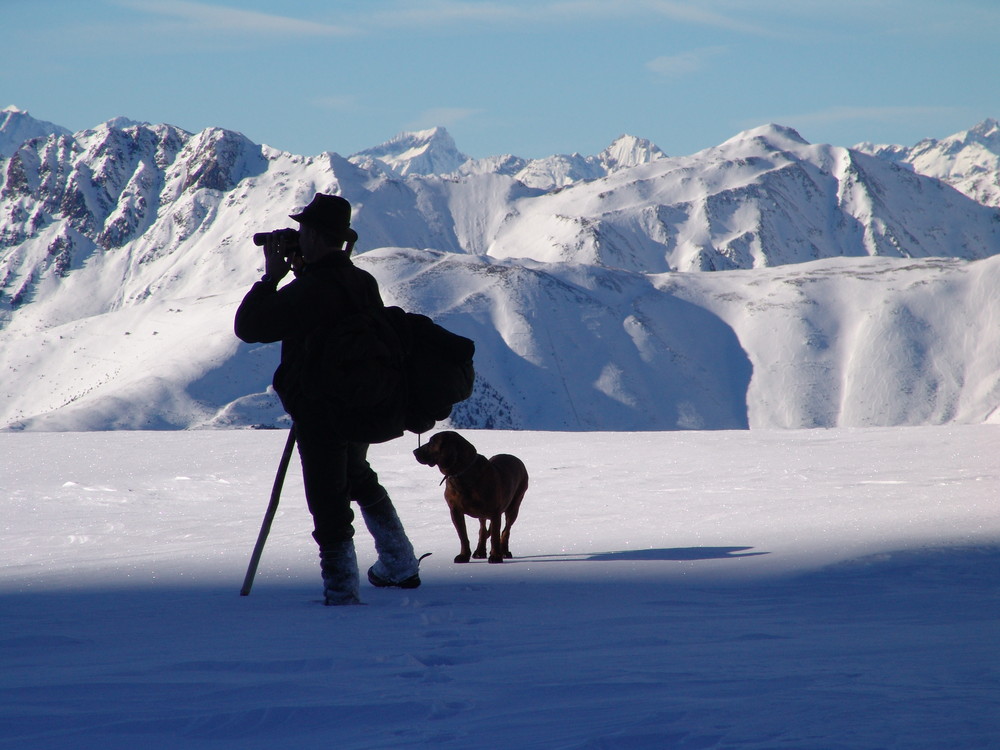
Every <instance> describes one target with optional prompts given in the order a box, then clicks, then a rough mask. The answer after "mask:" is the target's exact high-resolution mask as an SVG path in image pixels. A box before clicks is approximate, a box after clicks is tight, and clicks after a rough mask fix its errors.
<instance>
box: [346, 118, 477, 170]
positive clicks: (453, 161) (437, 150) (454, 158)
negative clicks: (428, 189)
mask: <svg viewBox="0 0 1000 750" xmlns="http://www.w3.org/2000/svg"><path fill="white" fill-rule="evenodd" d="M368 159H375V160H377V161H379V162H381V163H382V164H384V165H385V166H386V167H388V168H389V170H391V171H392V172H394V173H396V174H398V175H408V174H422V175H431V174H450V173H452V172H454V171H456V170H457V169H458V168H459V167H461V166H462V165H463V164H464V163H465V162H467V161H468V160H469V157H468V156H466V155H465V154H463V153H462V152H461V151H459V150H458V147H457V146H456V145H455V141H454V139H453V138H452V137H451V134H450V133H449V132H448V131H447V130H445V129H444V128H442V127H436V128H429V129H427V130H416V131H408V132H403V133H400V134H399V135H396V136H395V137H393V138H392V139H390V140H388V141H386V142H385V143H383V144H381V145H379V146H375V147H374V148H369V149H365V150H364V151H359V152H358V153H356V154H354V155H353V156H351V157H350V160H351V161H352V162H355V163H358V162H363V161H367V160H368Z"/></svg>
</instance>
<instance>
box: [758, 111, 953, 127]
mask: <svg viewBox="0 0 1000 750" xmlns="http://www.w3.org/2000/svg"><path fill="white" fill-rule="evenodd" d="M954 112H955V110H954V109H953V108H950V107H886V106H881V107H857V106H837V107H828V108H827V109H821V110H817V111H815V112H804V113H801V114H797V115H785V116H783V117H777V118H773V121H774V122H778V123H786V124H793V125H795V126H796V127H800V126H802V125H831V124H835V123H840V122H854V121H862V122H864V121H867V122H906V121H908V120H912V119H913V118H915V117H936V116H940V115H950V114H954ZM755 124H759V123H755Z"/></svg>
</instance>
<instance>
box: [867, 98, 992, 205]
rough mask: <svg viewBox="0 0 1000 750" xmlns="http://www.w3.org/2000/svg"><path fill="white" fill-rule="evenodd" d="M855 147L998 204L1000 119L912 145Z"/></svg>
mask: <svg viewBox="0 0 1000 750" xmlns="http://www.w3.org/2000/svg"><path fill="white" fill-rule="evenodd" d="M855 148H856V149H857V150H859V151H863V152H865V153H868V154H872V155H873V156H878V157H880V158H883V159H887V160H889V161H893V162H896V163H897V164H900V165H902V166H904V167H907V168H909V169H912V170H913V171H914V172H917V173H918V174H922V175H926V176H928V177H934V178H936V179H939V180H943V181H945V182H947V183H948V184H949V185H951V186H952V187H954V188H955V189H956V190H959V191H961V192H963V193H965V194H966V195H967V196H969V197H970V198H972V199H973V200H975V201H977V202H978V203H982V204H984V205H987V206H994V207H997V208H1000V123H998V122H997V120H995V119H992V118H988V119H986V120H983V121H982V122H980V123H979V124H978V125H975V126H974V127H972V128H969V129H968V130H963V131H961V132H959V133H955V134H953V135H950V136H948V137H947V138H941V139H940V140H939V139H936V138H925V139H924V140H922V141H920V142H919V143H917V144H916V145H914V146H912V147H907V146H897V145H886V144H874V143H869V142H866V143H860V144H858V145H857V146H855Z"/></svg>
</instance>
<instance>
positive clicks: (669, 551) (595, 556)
mask: <svg viewBox="0 0 1000 750" xmlns="http://www.w3.org/2000/svg"><path fill="white" fill-rule="evenodd" d="M752 549H753V547H669V548H663V549H635V550H623V551H621V552H597V553H583V554H561V555H527V556H524V557H516V558H514V559H513V560H510V562H619V561H621V562H624V561H650V560H668V561H678V562H683V561H690V560H732V559H735V558H738V557H756V556H758V555H769V554H771V553H770V552H748V550H752Z"/></svg>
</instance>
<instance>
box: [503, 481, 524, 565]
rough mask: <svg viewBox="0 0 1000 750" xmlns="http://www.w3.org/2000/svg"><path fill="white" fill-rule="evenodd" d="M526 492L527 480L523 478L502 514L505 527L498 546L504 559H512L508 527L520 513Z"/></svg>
mask: <svg viewBox="0 0 1000 750" xmlns="http://www.w3.org/2000/svg"><path fill="white" fill-rule="evenodd" d="M527 490H528V478H527V476H525V477H524V480H523V481H522V482H521V483H520V486H519V487H518V488H517V489H516V490H515V492H514V500H513V502H511V504H510V505H509V506H507V511H506V512H505V513H504V517H505V520H506V521H507V523H506V525H505V526H504V528H503V533H501V534H500V545H501V546H502V547H503V556H504V557H513V555H512V554H511V553H510V527H511V526H513V525H514V521H516V520H517V514H518V513H519V512H520V511H521V501H522V500H523V499H524V493H525V492H527Z"/></svg>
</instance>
